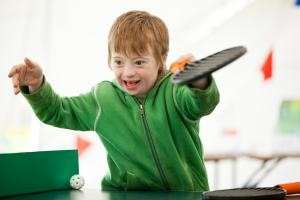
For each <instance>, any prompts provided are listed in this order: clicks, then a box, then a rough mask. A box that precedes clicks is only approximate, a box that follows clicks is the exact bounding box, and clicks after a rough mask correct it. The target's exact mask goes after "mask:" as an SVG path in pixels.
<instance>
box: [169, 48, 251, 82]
mask: <svg viewBox="0 0 300 200" xmlns="http://www.w3.org/2000/svg"><path fill="white" fill-rule="evenodd" d="M246 52H247V49H246V48H245V47H244V46H236V47H232V48H229V49H225V50H222V51H220V52H217V53H215V54H212V55H210V56H207V57H205V58H202V59H200V60H196V61H194V62H189V61H188V60H185V59H182V60H179V61H178V62H176V63H173V64H172V65H171V68H170V70H171V72H173V79H172V82H173V83H175V84H184V83H190V82H192V81H195V80H198V79H200V78H203V77H205V76H208V75H210V74H211V73H213V72H215V71H217V70H219V69H221V68H223V67H224V66H226V65H228V64H230V63H231V62H233V61H235V60H236V59H238V58H239V57H241V56H242V55H244V54H245V53H246Z"/></svg>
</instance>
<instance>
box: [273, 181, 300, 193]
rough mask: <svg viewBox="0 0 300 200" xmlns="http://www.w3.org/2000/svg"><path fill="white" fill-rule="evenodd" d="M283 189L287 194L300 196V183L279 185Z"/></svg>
mask: <svg viewBox="0 0 300 200" xmlns="http://www.w3.org/2000/svg"><path fill="white" fill-rule="evenodd" d="M278 187H280V188H281V189H284V190H285V191H286V193H287V194H298V193H300V182H294V183H284V184H280V185H278Z"/></svg>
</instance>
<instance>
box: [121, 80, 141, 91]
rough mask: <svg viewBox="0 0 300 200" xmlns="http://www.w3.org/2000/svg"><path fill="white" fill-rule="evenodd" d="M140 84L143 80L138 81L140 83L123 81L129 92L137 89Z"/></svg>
mask: <svg viewBox="0 0 300 200" xmlns="http://www.w3.org/2000/svg"><path fill="white" fill-rule="evenodd" d="M140 82H141V80H138V81H125V80H123V84H124V85H125V87H126V89H127V90H134V89H136V88H137V86H138V84H139V83H140Z"/></svg>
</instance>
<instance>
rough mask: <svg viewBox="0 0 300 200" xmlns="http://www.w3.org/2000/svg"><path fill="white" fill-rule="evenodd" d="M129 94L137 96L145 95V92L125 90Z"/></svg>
mask: <svg viewBox="0 0 300 200" xmlns="http://www.w3.org/2000/svg"><path fill="white" fill-rule="evenodd" d="M125 91H126V92H127V93H128V94H130V95H132V96H135V97H144V96H145V94H143V93H141V92H137V91H128V90H125Z"/></svg>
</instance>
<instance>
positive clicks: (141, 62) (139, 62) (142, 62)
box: [135, 60, 145, 65]
mask: <svg viewBox="0 0 300 200" xmlns="http://www.w3.org/2000/svg"><path fill="white" fill-rule="evenodd" d="M144 63H145V61H143V60H137V61H135V64H136V65H142V64H144Z"/></svg>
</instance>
